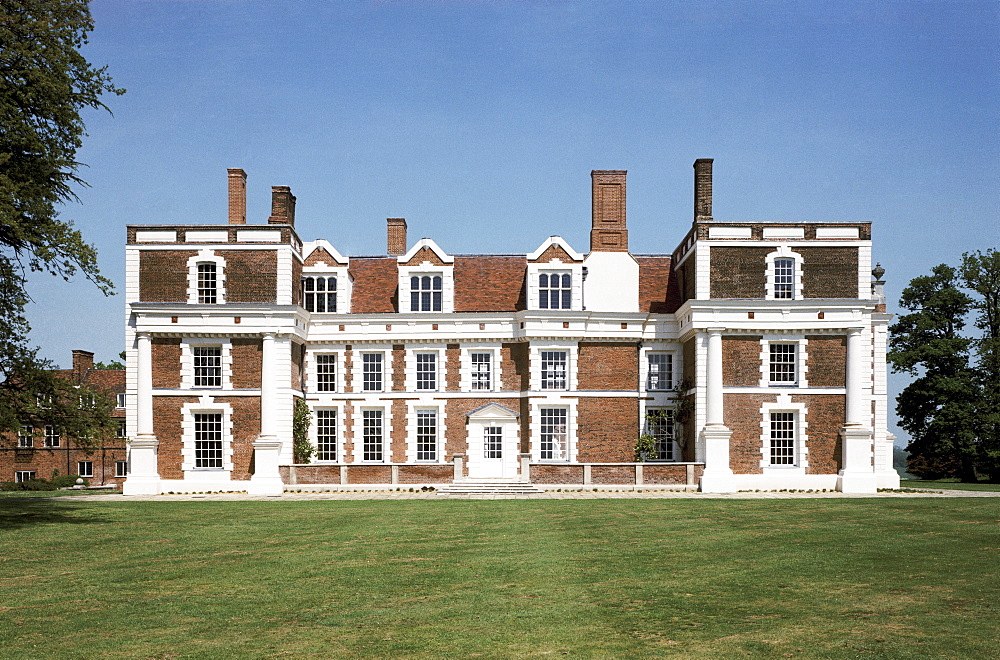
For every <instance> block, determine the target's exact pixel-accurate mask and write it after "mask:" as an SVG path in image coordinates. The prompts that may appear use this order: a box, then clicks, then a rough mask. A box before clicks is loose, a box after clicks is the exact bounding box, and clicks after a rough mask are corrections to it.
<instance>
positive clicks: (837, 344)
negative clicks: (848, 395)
mask: <svg viewBox="0 0 1000 660" xmlns="http://www.w3.org/2000/svg"><path fill="white" fill-rule="evenodd" d="M806 339H807V340H808V343H807V344H806V379H807V381H808V383H809V386H810V387H844V386H845V385H846V383H847V338H846V337H829V336H823V335H820V336H817V337H812V336H807V337H806Z"/></svg>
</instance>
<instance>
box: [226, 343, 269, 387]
mask: <svg viewBox="0 0 1000 660" xmlns="http://www.w3.org/2000/svg"><path fill="white" fill-rule="evenodd" d="M261 351H262V347H261V340H259V339H243V338H233V340H232V357H233V387H235V388H236V389H257V388H259V387H260V369H261V362H262V353H261Z"/></svg>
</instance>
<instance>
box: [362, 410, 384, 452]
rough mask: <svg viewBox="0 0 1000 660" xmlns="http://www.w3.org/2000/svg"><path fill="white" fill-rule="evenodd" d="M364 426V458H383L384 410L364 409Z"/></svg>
mask: <svg viewBox="0 0 1000 660" xmlns="http://www.w3.org/2000/svg"><path fill="white" fill-rule="evenodd" d="M361 415H362V419H363V421H364V427H363V429H362V440H363V446H362V460H365V461H381V460H382V411H381V410H362V411H361Z"/></svg>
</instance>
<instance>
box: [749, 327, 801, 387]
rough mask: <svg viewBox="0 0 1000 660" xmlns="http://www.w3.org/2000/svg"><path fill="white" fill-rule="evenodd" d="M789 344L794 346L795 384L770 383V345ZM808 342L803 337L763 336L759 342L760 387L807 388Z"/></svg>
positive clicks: (783, 382)
mask: <svg viewBox="0 0 1000 660" xmlns="http://www.w3.org/2000/svg"><path fill="white" fill-rule="evenodd" d="M772 344H790V345H794V346H795V358H796V359H795V382H787V381H774V382H772V381H771V345H772ZM808 345H809V341H808V340H807V339H805V338H804V337H787V336H780V335H765V336H764V338H762V339H761V340H760V383H759V384H760V387H769V388H778V389H802V388H805V387H808V386H809V381H808V378H807V374H806V372H807V367H806V358H807V354H806V352H807V348H808Z"/></svg>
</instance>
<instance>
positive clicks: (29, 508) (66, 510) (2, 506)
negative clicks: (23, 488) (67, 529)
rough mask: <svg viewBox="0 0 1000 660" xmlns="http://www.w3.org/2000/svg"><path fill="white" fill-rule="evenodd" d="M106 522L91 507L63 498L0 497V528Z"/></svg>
mask: <svg viewBox="0 0 1000 660" xmlns="http://www.w3.org/2000/svg"><path fill="white" fill-rule="evenodd" d="M103 522H107V519H106V517H105V516H103V515H101V514H100V513H98V512H96V511H95V510H94V509H92V508H81V507H79V506H75V505H74V504H72V503H71V502H67V501H65V500H55V499H45V498H37V497H32V498H27V497H26V498H15V497H12V498H3V499H0V530H14V529H23V528H25V527H31V526H32V525H47V524H53V523H58V524H68V525H82V524H91V523H103Z"/></svg>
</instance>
